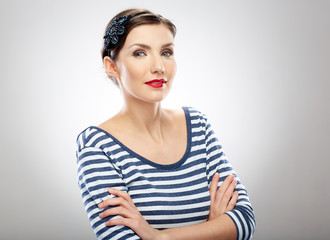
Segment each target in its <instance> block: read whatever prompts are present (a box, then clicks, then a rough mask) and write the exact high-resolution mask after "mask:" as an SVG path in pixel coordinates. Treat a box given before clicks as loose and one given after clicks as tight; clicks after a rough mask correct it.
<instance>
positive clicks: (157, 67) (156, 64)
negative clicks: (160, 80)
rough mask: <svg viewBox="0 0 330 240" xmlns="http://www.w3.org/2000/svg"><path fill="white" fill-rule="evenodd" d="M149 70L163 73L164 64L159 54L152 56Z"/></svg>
mask: <svg viewBox="0 0 330 240" xmlns="http://www.w3.org/2000/svg"><path fill="white" fill-rule="evenodd" d="M151 72H152V73H158V74H163V73H164V72H165V66H164V63H163V61H162V59H161V57H160V56H155V57H154V58H153V60H152V66H151Z"/></svg>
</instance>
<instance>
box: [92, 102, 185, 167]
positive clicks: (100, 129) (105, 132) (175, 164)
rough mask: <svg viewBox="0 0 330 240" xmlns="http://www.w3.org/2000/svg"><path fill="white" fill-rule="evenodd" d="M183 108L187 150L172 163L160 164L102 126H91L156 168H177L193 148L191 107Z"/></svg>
mask: <svg viewBox="0 0 330 240" xmlns="http://www.w3.org/2000/svg"><path fill="white" fill-rule="evenodd" d="M182 109H183V112H184V115H185V119H186V130H187V139H186V141H187V145H186V151H185V153H184V154H183V156H182V157H181V159H180V160H178V161H177V162H175V163H172V164H159V163H156V162H153V161H151V160H149V159H147V158H145V157H143V156H142V155H140V154H138V153H136V152H135V151H133V150H132V149H130V148H129V147H127V146H126V145H125V144H124V143H122V142H121V141H119V140H118V139H117V138H116V137H114V136H113V135H112V134H111V133H109V132H108V131H106V130H103V129H102V128H99V127H97V126H90V128H94V129H97V130H98V131H100V132H103V133H104V134H106V135H107V136H108V137H110V138H111V139H112V140H113V141H114V142H116V143H117V144H118V145H119V146H120V147H121V148H122V149H123V150H124V151H126V152H127V153H129V154H130V155H131V156H132V157H135V158H137V159H139V160H141V161H142V162H144V163H146V164H148V165H151V166H153V167H155V168H159V169H164V170H169V169H175V168H178V167H180V166H181V165H182V164H183V163H184V162H185V161H186V159H187V158H188V155H189V153H190V149H191V119H190V114H189V109H188V108H187V107H182Z"/></svg>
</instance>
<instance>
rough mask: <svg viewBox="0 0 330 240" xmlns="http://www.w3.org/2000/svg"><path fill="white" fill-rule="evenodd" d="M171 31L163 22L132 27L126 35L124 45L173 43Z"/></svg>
mask: <svg viewBox="0 0 330 240" xmlns="http://www.w3.org/2000/svg"><path fill="white" fill-rule="evenodd" d="M173 41H174V37H173V34H172V32H171V31H170V30H169V29H168V27H166V26H165V25H163V24H145V25H140V26H137V27H135V28H133V29H132V30H131V31H130V33H129V34H128V35H127V38H126V42H125V45H126V47H129V46H131V45H133V44H136V43H139V44H146V45H152V44H161V45H164V44H168V43H173Z"/></svg>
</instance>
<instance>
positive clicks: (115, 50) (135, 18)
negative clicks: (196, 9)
mask: <svg viewBox="0 0 330 240" xmlns="http://www.w3.org/2000/svg"><path fill="white" fill-rule="evenodd" d="M127 15H131V18H130V19H129V21H128V22H127V23H126V25H125V33H124V35H122V36H120V38H119V42H118V44H117V45H110V46H109V47H108V48H106V47H105V45H104V44H103V47H102V50H101V55H102V60H103V59H104V57H106V56H109V57H110V58H111V59H112V60H114V61H115V60H116V59H117V57H118V54H119V51H120V50H121V49H122V47H123V46H124V43H125V41H126V38H127V35H128V34H129V33H130V31H131V30H132V29H133V28H135V27H137V26H140V25H145V24H164V25H165V26H166V27H168V29H169V30H170V31H171V33H172V34H173V36H174V37H175V34H176V27H175V25H174V24H173V23H172V22H171V21H170V20H168V19H166V18H164V17H162V16H161V15H159V14H155V13H152V12H150V11H149V10H146V9H140V8H132V9H127V10H125V11H122V12H120V13H118V14H117V15H116V16H115V17H114V18H112V19H111V20H110V22H109V23H108V24H107V27H106V28H105V33H106V31H107V29H108V27H109V25H110V24H111V22H112V21H113V20H114V19H115V18H119V17H120V16H127ZM105 33H104V35H105ZM110 78H111V79H112V81H114V83H115V84H116V85H118V82H117V80H116V79H114V78H112V77H110Z"/></svg>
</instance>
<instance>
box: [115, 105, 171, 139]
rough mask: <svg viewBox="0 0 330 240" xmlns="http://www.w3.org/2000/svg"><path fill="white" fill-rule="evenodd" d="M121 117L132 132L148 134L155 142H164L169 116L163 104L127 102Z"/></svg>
mask: <svg viewBox="0 0 330 240" xmlns="http://www.w3.org/2000/svg"><path fill="white" fill-rule="evenodd" d="M119 116H120V118H121V119H122V120H123V121H124V123H125V124H127V127H129V128H130V129H131V130H132V131H135V132H139V133H146V134H148V135H150V136H151V137H152V138H153V139H154V140H155V141H158V142H161V141H162V138H163V131H164V126H165V124H166V119H167V118H166V117H167V116H166V114H165V111H164V110H163V109H162V108H161V103H147V102H143V101H141V102H140V101H134V102H130V103H129V104H128V103H127V102H126V103H125V105H124V106H123V108H122V110H121V111H120V113H119Z"/></svg>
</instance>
